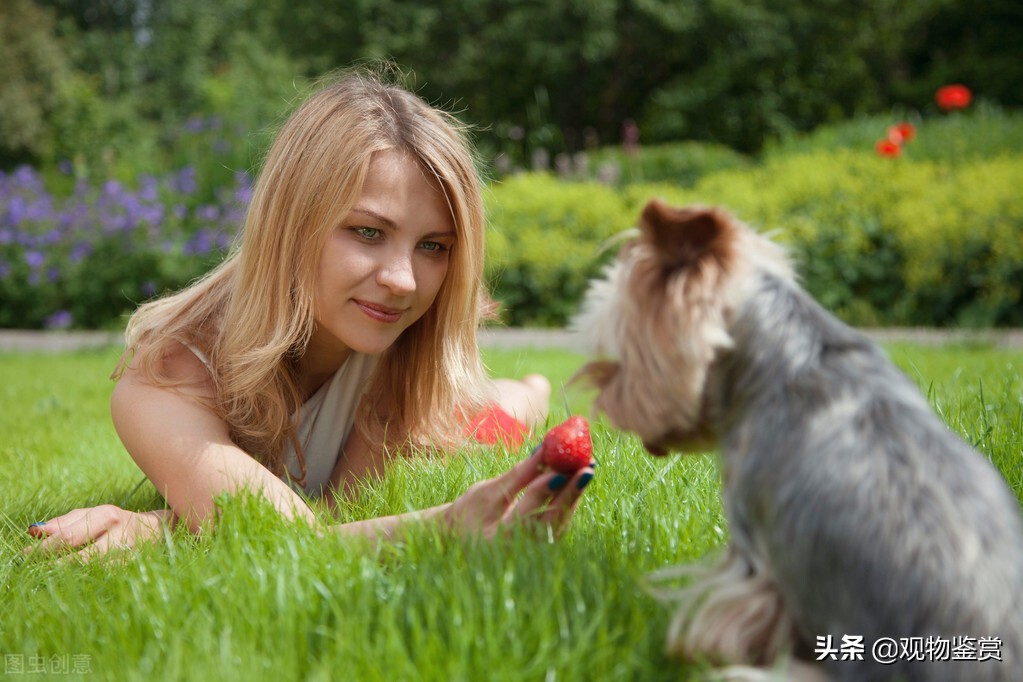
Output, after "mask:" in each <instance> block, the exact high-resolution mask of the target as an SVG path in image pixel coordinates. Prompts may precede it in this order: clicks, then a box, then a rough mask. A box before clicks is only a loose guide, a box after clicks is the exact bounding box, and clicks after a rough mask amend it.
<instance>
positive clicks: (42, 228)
mask: <svg viewBox="0 0 1023 682" xmlns="http://www.w3.org/2000/svg"><path fill="white" fill-rule="evenodd" d="M74 184H75V188H74V190H73V192H72V193H71V194H70V195H69V196H59V195H55V194H53V193H51V191H50V190H49V189H48V187H47V186H46V184H45V183H44V182H43V179H42V178H41V176H40V175H39V174H37V173H36V172H35V171H34V170H33V169H31V168H29V167H27V166H23V167H21V168H19V169H18V170H16V171H15V172H14V173H12V174H10V175H6V174H4V173H2V172H0V300H2V301H3V305H2V306H0V327H14V328H27V329H34V328H40V327H55V328H66V327H87V328H95V327H104V326H111V325H117V324H119V323H120V317H121V316H122V315H123V314H124V313H127V312H130V311H131V310H132V309H133V308H134V307H135V306H136V305H137V304H138V303H139V302H140V301H142V300H144V299H147V298H150V297H152V296H154V295H156V294H160V293H164V292H166V291H169V290H174V289H177V288H179V287H181V286H183V285H184V284H186V283H187V282H188V281H190V280H191V279H193V278H195V277H198V276H199V275H201V274H203V273H204V272H205V271H206V270H208V269H209V268H210V267H212V265H213V264H214V263H216V262H217V261H218V260H219V259H220V258H222V257H223V254H224V253H225V252H226V250H227V249H228V248H229V246H230V244H231V240H232V238H233V235H234V233H235V231H236V229H237V226H238V225H240V224H241V221H242V218H243V215H244V210H245V207H246V205H247V204H248V199H249V193H250V191H251V188H250V179H249V176H248V175H247V174H246V173H238V174H237V175H236V176H235V184H234V185H233V186H228V187H222V188H220V189H218V190H217V191H216V192H215V197H214V198H213V200H209V199H208V198H205V197H203V196H202V195H201V194H199V193H198V189H199V185H200V183H199V180H198V179H197V177H196V173H195V169H194V168H192V167H185V168H183V169H182V170H180V171H178V172H176V173H173V174H169V175H167V176H165V177H163V178H156V177H153V176H143V177H141V178H139V181H138V187H137V188H134V189H132V188H129V187H127V186H125V185H123V184H121V183H120V182H118V181H116V180H109V181H107V182H105V183H103V184H102V185H91V184H89V183H88V182H86V181H84V180H81V179H80V180H78V181H77V182H75V183H74Z"/></svg>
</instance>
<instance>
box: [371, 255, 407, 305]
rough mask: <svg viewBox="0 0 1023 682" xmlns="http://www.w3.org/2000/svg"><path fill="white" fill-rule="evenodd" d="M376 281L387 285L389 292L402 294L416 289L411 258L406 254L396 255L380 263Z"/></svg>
mask: <svg viewBox="0 0 1023 682" xmlns="http://www.w3.org/2000/svg"><path fill="white" fill-rule="evenodd" d="M377 283H378V284H380V286H383V287H387V289H389V290H390V291H391V293H393V294H395V295H398V296H403V295H406V294H411V293H412V292H414V291H415V290H416V275H415V272H414V271H413V270H412V260H411V259H410V258H409V257H408V256H404V255H403V256H396V257H394V258H392V259H391V260H389V261H388V262H386V263H384V264H383V265H381V267H380V269H379V270H378V271H377Z"/></svg>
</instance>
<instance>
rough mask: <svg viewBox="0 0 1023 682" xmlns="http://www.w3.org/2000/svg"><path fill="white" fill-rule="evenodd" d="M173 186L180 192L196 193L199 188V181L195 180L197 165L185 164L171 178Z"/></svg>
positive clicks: (186, 193)
mask: <svg viewBox="0 0 1023 682" xmlns="http://www.w3.org/2000/svg"><path fill="white" fill-rule="evenodd" d="M171 186H172V187H173V188H174V189H175V190H176V191H178V192H181V193H182V194H185V195H191V194H195V191H196V190H197V189H199V185H198V183H196V180H195V167H194V166H185V167H184V168H182V169H181V170H180V171H178V172H177V174H176V175H175V176H174V178H173V179H172V180H171Z"/></svg>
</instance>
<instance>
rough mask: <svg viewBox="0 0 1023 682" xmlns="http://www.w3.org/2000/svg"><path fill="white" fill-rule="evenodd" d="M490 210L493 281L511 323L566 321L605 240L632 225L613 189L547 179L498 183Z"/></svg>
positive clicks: (531, 177)
mask: <svg viewBox="0 0 1023 682" xmlns="http://www.w3.org/2000/svg"><path fill="white" fill-rule="evenodd" d="M487 210H488V215H489V216H490V230H489V235H488V239H489V242H488V245H487V255H488V264H487V278H488V281H489V283H490V285H491V290H492V291H493V294H494V297H495V298H496V299H498V300H499V301H501V303H502V304H503V306H504V318H505V321H506V322H507V323H509V324H512V325H525V324H532V325H563V324H565V322H566V321H567V320H568V319H569V317H570V316H571V315H572V314H573V313H574V312H575V309H576V307H577V306H578V302H579V300H580V298H581V297H582V294H583V293H584V292H585V290H586V285H587V282H588V280H589V279H590V278H591V277H593V276H595V275H596V274H598V272H599V264H600V262H601V260H602V259H601V246H602V244H603V242H604V241H605V240H606V239H607V238H608V237H609V236H611V235H612V234H614V233H616V232H619V231H621V230H622V229H624V228H626V227H628V226H629V225H630V224H631V223H632V222H634V216H632V215H631V213H630V212H629V211H627V210H626V207H625V206H624V204H623V202H622V200H621V198H620V197H619V195H618V194H617V193H616V192H614V191H613V190H611V189H608V188H607V187H605V186H603V185H600V184H598V183H593V182H586V183H565V182H559V181H558V180H556V179H555V178H553V177H552V176H550V175H546V174H523V175H518V176H515V177H512V178H510V179H508V180H507V181H505V182H502V183H500V184H498V185H495V186H494V187H493V189H492V191H491V192H489V193H488V197H487Z"/></svg>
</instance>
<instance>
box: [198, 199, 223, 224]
mask: <svg viewBox="0 0 1023 682" xmlns="http://www.w3.org/2000/svg"><path fill="white" fill-rule="evenodd" d="M195 213H196V215H197V216H199V218H200V219H201V220H205V221H206V222H208V223H213V222H216V221H217V218H219V217H220V209H219V208H217V207H216V206H213V205H212V204H204V205H202V206H200V207H199V208H197V209H196V211H195Z"/></svg>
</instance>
